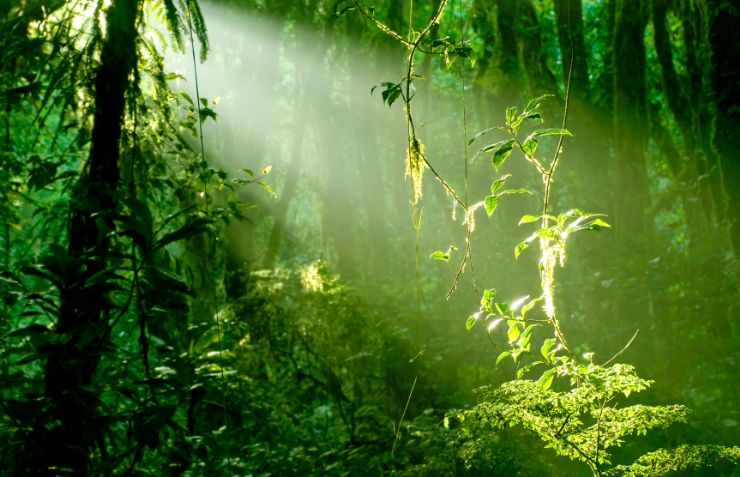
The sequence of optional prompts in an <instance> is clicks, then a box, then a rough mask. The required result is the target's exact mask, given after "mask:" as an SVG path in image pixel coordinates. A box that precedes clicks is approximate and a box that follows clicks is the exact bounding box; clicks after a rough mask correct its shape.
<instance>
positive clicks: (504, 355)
mask: <svg viewBox="0 0 740 477" xmlns="http://www.w3.org/2000/svg"><path fill="white" fill-rule="evenodd" d="M510 355H511V351H509V350H506V351H502V352H501V354H499V355H498V357H497V358H496V366H498V364H499V363H500V362H501V361H503V360H504V359H506V358H507V357H508V356H510Z"/></svg>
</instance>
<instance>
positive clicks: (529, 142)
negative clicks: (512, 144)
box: [522, 133, 537, 156]
mask: <svg viewBox="0 0 740 477" xmlns="http://www.w3.org/2000/svg"><path fill="white" fill-rule="evenodd" d="M522 151H523V152H524V154H527V155H528V156H534V154H535V152H537V137H536V136H535V135H534V133H532V134H530V135H529V137H527V139H525V140H524V142H523V143H522Z"/></svg>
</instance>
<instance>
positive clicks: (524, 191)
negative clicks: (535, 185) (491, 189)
mask: <svg viewBox="0 0 740 477" xmlns="http://www.w3.org/2000/svg"><path fill="white" fill-rule="evenodd" d="M531 193H532V191H531V190H529V189H525V188H524V187H521V188H519V189H506V190H502V191H501V192H499V193H498V195H499V196H502V195H507V194H531Z"/></svg>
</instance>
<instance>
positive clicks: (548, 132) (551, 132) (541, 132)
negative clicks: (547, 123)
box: [532, 128, 573, 137]
mask: <svg viewBox="0 0 740 477" xmlns="http://www.w3.org/2000/svg"><path fill="white" fill-rule="evenodd" d="M532 134H533V135H537V136H555V135H563V136H571V137H572V136H573V134H571V132H570V131H568V130H567V129H558V128H545V129H538V130H536V131H535V132H534V133H532Z"/></svg>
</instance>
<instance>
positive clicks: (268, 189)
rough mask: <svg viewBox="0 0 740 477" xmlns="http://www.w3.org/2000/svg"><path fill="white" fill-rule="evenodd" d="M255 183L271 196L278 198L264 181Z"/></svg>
mask: <svg viewBox="0 0 740 477" xmlns="http://www.w3.org/2000/svg"><path fill="white" fill-rule="evenodd" d="M254 183H255V184H257V185H258V186H260V187H262V188H263V189H265V190H266V191H267V192H269V193H270V195H271V196H273V197H277V194H276V193H275V191H274V190H272V187H270V186H269V185H267V184H265V183H264V182H262V181H254Z"/></svg>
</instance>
